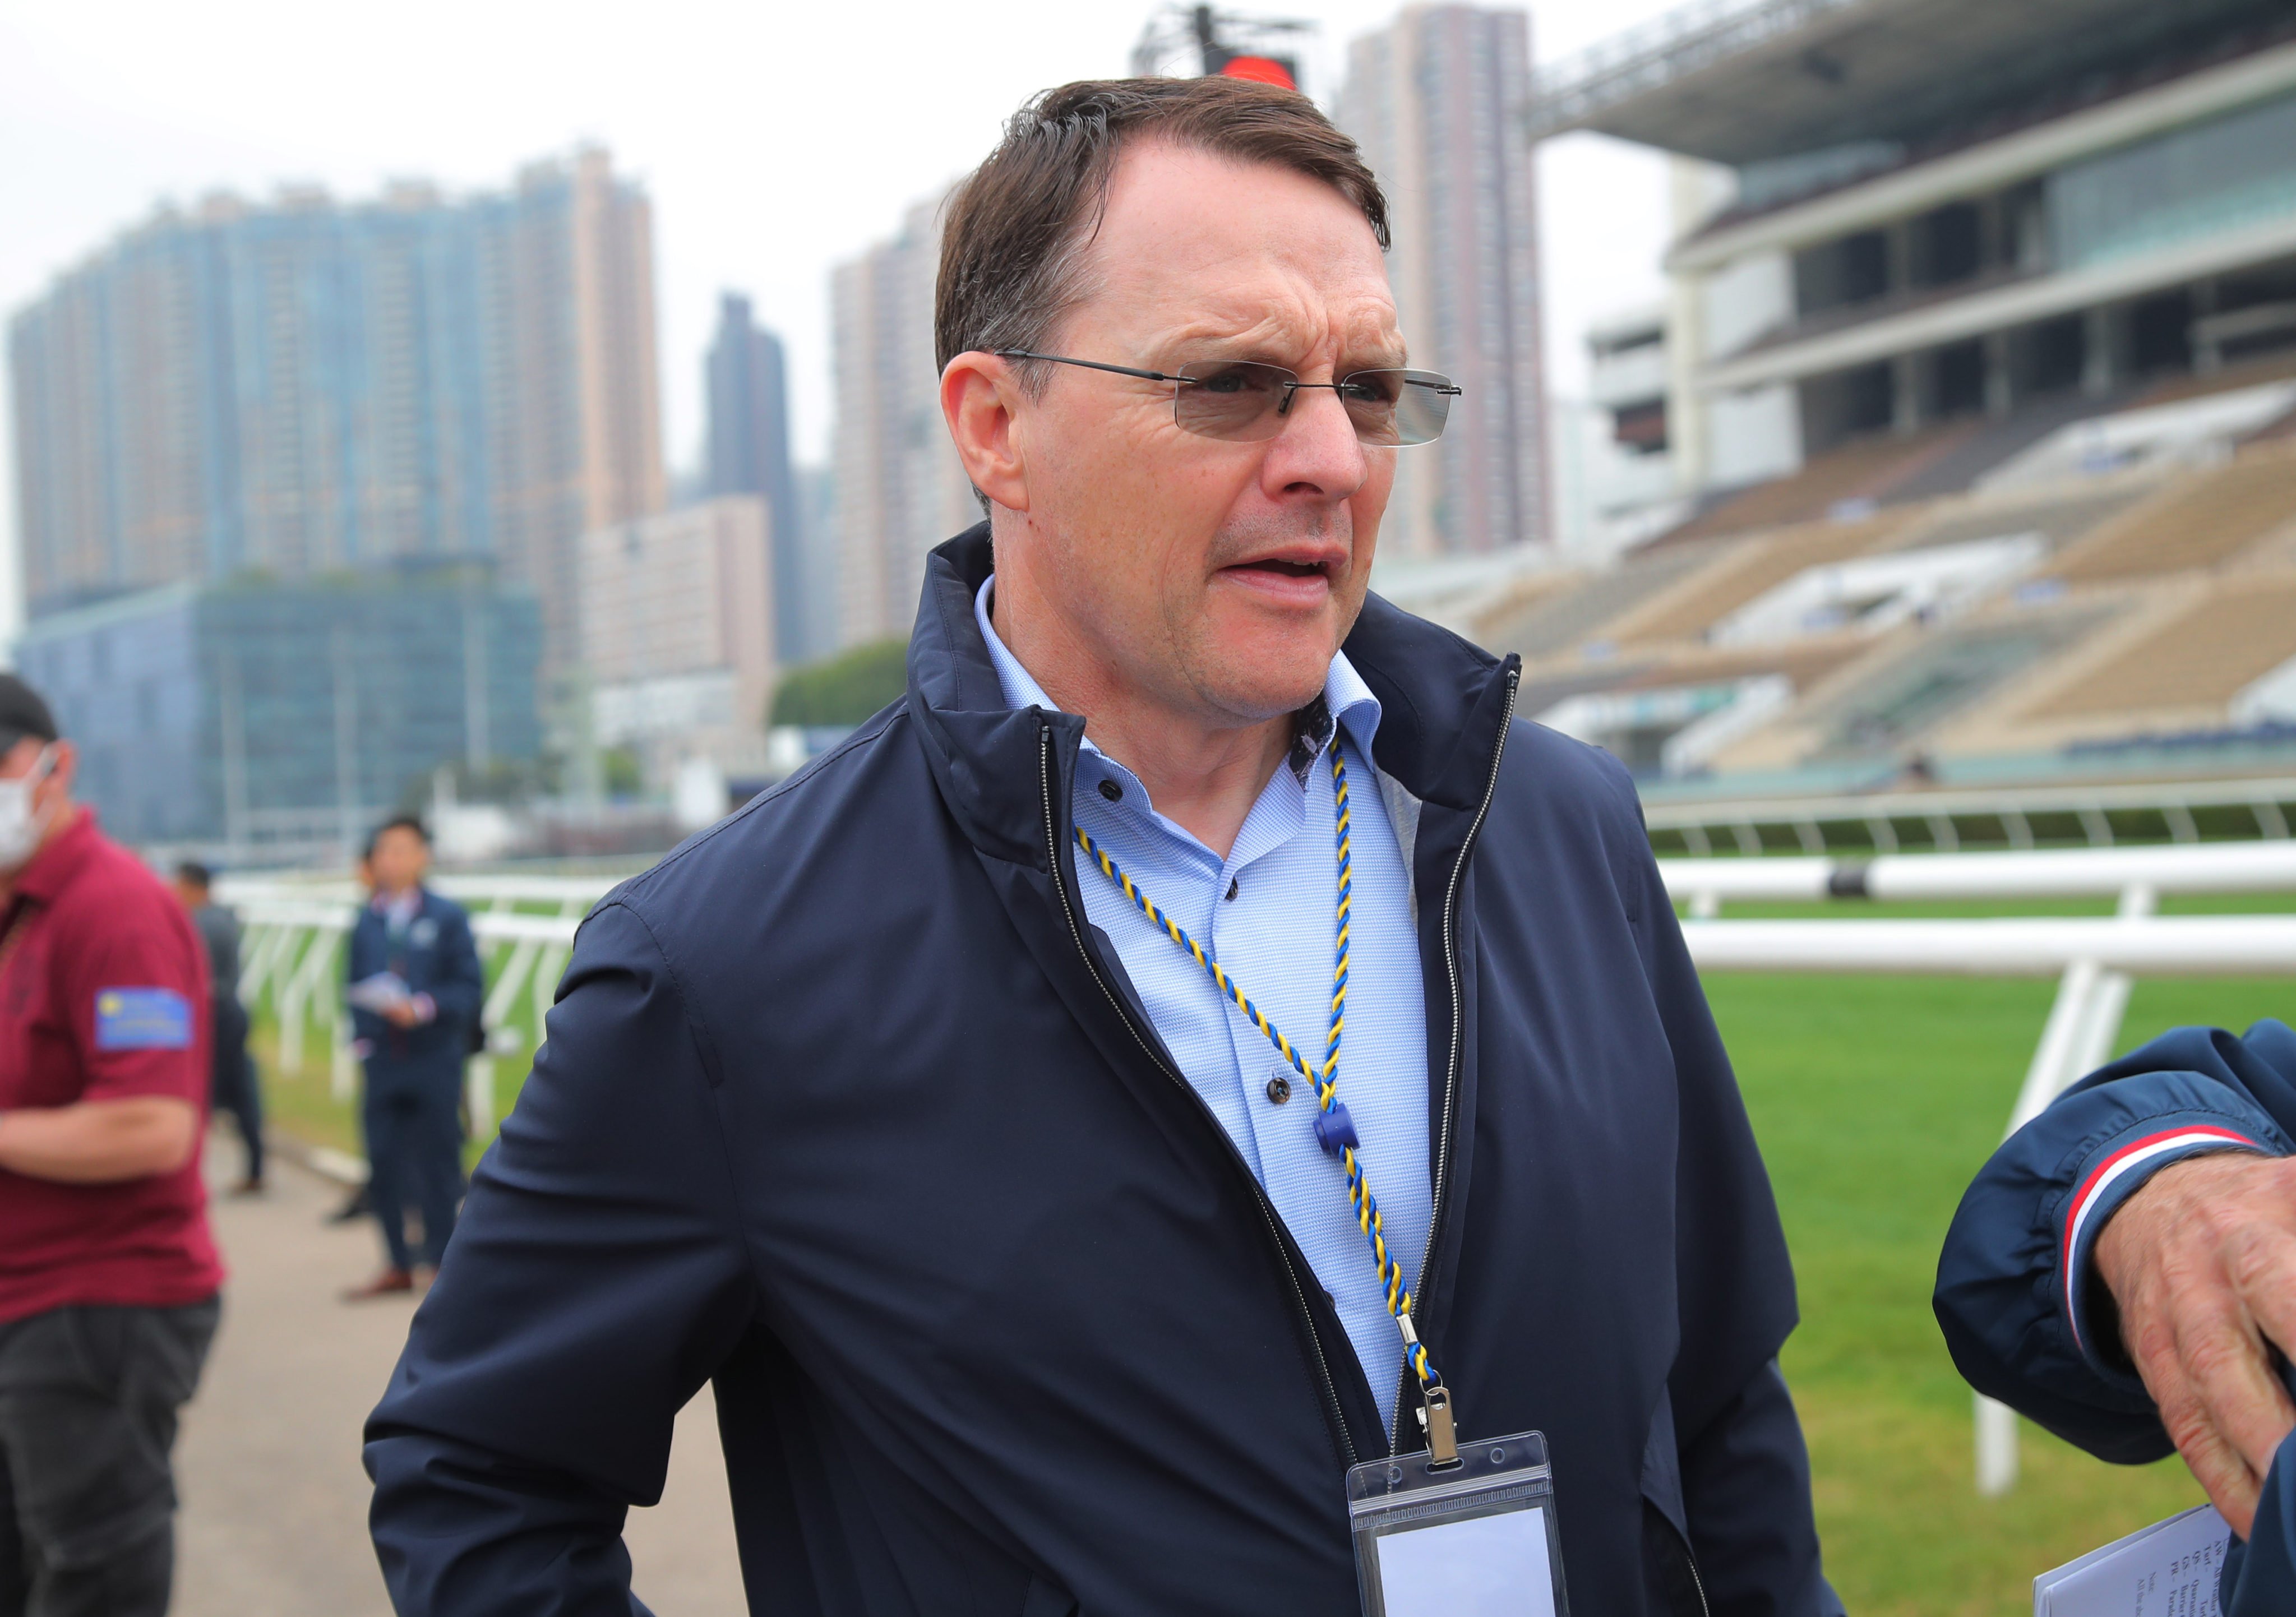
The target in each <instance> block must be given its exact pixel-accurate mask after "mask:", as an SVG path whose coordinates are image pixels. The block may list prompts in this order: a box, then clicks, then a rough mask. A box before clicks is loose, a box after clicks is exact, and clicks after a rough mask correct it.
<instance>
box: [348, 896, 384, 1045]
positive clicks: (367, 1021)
mask: <svg viewBox="0 0 2296 1617" xmlns="http://www.w3.org/2000/svg"><path fill="white" fill-rule="evenodd" d="M382 964H383V963H382V923H381V920H380V919H379V918H377V916H376V915H375V914H374V912H373V910H371V909H369V908H367V907H365V905H361V906H359V912H358V915H357V919H355V920H354V921H353V922H352V923H351V931H350V936H349V937H348V938H347V939H345V940H343V987H344V989H346V990H348V989H349V988H350V986H351V984H353V983H355V982H357V981H361V980H363V979H365V978H368V977H372V976H373V975H374V974H375V973H377V972H379V971H381V970H382ZM350 1012H351V1037H352V1038H363V1039H365V1040H366V1041H367V1042H368V1043H369V1044H370V1045H372V1044H373V1042H374V1041H375V1040H376V1039H378V1038H381V1037H382V1035H383V1033H384V1031H385V1030H387V1029H389V1026H390V1024H389V1022H385V1021H383V1019H382V1018H381V1017H380V1016H378V1015H376V1014H374V1013H373V1011H367V1010H362V1009H360V1008H359V1007H358V1006H357V1005H352V1006H351V1007H350Z"/></svg>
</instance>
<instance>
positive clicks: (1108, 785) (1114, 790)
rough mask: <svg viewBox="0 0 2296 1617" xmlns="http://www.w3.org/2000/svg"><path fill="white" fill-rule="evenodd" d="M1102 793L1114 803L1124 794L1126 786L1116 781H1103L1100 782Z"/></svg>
mask: <svg viewBox="0 0 2296 1617" xmlns="http://www.w3.org/2000/svg"><path fill="white" fill-rule="evenodd" d="M1100 794H1101V796H1103V797H1104V798H1106V799H1107V800H1109V801H1110V802H1111V803H1112V802H1114V801H1115V800H1117V799H1118V798H1120V797H1122V796H1123V795H1124V788H1123V787H1121V786H1119V785H1118V784H1116V783H1115V782H1114V781H1103V782H1101V783H1100Z"/></svg>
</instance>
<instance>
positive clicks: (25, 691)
mask: <svg viewBox="0 0 2296 1617" xmlns="http://www.w3.org/2000/svg"><path fill="white" fill-rule="evenodd" d="M77 761H78V760H77V759H76V757H75V754H74V752H73V749H72V744H71V743H70V742H68V741H65V740H63V739H62V738H61V737H60V736H59V735H57V734H56V725H55V720H54V719H53V718H52V717H51V716H50V714H49V711H48V707H47V704H46V703H45V702H43V701H42V700H41V699H40V697H39V694H37V692H35V691H34V690H33V689H32V688H31V687H30V686H29V685H25V684H24V683H23V682H22V681H21V680H20V679H17V678H15V677H12V676H10V675H0V1461H4V1464H0V1617H17V1614H19V1613H21V1614H23V1617H99V1614H100V1617H147V1614H153V1617H156V1614H157V1613H164V1612H165V1611H166V1610H167V1609H168V1586H169V1584H170V1582H171V1581H172V1580H173V1576H174V1571H175V1509H176V1489H175V1478H174V1475H173V1473H172V1469H171V1466H170V1464H169V1452H170V1450H171V1449H173V1447H174V1444H175V1439H176V1412H177V1411H178V1410H179V1409H180V1408H182V1407H183V1405H184V1400H185V1399H189V1398H190V1397H191V1395H192V1391H193V1388H194V1387H195V1386H196V1385H197V1384H198V1382H199V1376H200V1369H201V1365H202V1364H203V1363H204V1362H205V1360H206V1358H207V1351H208V1343H209V1340H210V1339H211V1338H212V1337H213V1336H214V1334H215V1326H216V1317H217V1311H218V1308H219V1301H218V1298H217V1289H218V1288H219V1287H220V1286H221V1285H222V1284H223V1266H222V1265H221V1263H220V1262H218V1261H217V1257H216V1249H215V1242H214V1240H213V1238H212V1237H211V1236H210V1235H209V1232H208V1219H207V1194H206V1191H205V1189H204V1187H203V1186H202V1185H201V1178H200V1140H201V1135H202V1134H203V1133H204V1131H205V1130H204V1123H205V1105H206V1098H207V1088H208V1041H209V1006H208V983H207V962H206V959H205V956H204V955H203V953H202V951H201V947H200V940H199V938H198V936H197V934H196V933H194V932H193V930H192V924H191V922H190V920H189V919H188V918H187V917H186V916H185V915H184V909H183V907H182V906H181V905H180V904H178V903H176V900H175V898H174V896H173V895H172V894H170V893H169V892H168V890H167V888H166V887H164V886H162V885H161V884H160V879H159V878H158V877H157V876H155V875H153V874H152V873H151V872H150V871H148V870H146V869H145V868H144V867H143V864H142V863H141V862H140V861H139V860H137V859H136V858H135V856H134V855H133V854H131V853H129V852H128V851H127V850H126V849H124V848H121V847H120V846H119V844H118V843H116V842H114V841H111V839H110V838H109V837H106V836H105V835H104V834H103V833H102V831H101V830H99V829H98V828H97V826H96V823H95V816H94V813H93V812H92V811H91V810H89V809H87V808H83V807H81V806H80V805H78V804H77V803H75V802H73V800H72V795H71V788H72V775H73V770H74V767H75V765H76V763H77Z"/></svg>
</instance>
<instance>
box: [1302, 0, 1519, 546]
mask: <svg viewBox="0 0 2296 1617" xmlns="http://www.w3.org/2000/svg"><path fill="white" fill-rule="evenodd" d="M1529 86H1530V20H1529V17H1528V16H1526V15H1525V14H1524V13H1523V12H1519V11H1484V10H1481V9H1480V8H1478V7H1474V6H1466V5H1427V6H1411V7H1408V8H1406V10H1405V11H1404V12H1403V13H1402V14H1401V15H1400V16H1398V18H1397V19H1396V20H1395V21H1393V22H1392V23H1390V24H1389V25H1388V26H1387V27H1386V28H1384V29H1381V30H1380V31H1379V32H1377V33H1374V34H1371V35H1367V36H1365V37H1363V38H1361V39H1358V40H1357V41H1356V42H1355V43H1354V45H1352V46H1350V47H1349V54H1348V80H1347V83H1346V85H1345V86H1343V87H1342V88H1341V91H1340V94H1339V97H1338V101H1337V103H1336V106H1335V109H1334V111H1335V117H1336V119H1337V121H1338V123H1339V125H1340V127H1341V128H1343V129H1345V130H1346V131H1347V132H1348V133H1349V135H1352V136H1354V137H1355V140H1356V142H1357V144H1358V145H1360V146H1361V147H1362V148H1363V152H1364V156H1365V158H1366V159H1367V160H1369V161H1370V163H1371V166H1372V168H1373V169H1374V171H1375V172H1376V173H1377V174H1378V176H1379V178H1380V183H1381V185H1382V186H1384V187H1385V188H1386V191H1387V197H1388V203H1389V207H1390V217H1391V218H1392V220H1393V224H1394V230H1395V247H1394V250H1393V252H1392V253H1391V254H1390V257H1389V259H1388V279H1389V282H1390V284H1391V285H1392V286H1393V288H1394V291H1395V300H1396V304H1397V308H1398V312H1399V313H1400V315H1401V316H1402V321H1403V333H1404V336H1405V338H1406V340H1407V341H1409V342H1410V344H1411V359H1412V363H1413V364H1414V365H1422V366H1424V367H1426V368H1429V369H1431V370H1438V371H1443V372H1446V373H1448V374H1449V375H1451V376H1452V377H1453V378H1454V379H1455V380H1456V381H1457V382H1458V383H1459V384H1460V386H1461V387H1462V388H1463V389H1464V395H1463V396H1462V397H1461V398H1460V399H1459V402H1458V406H1457V407H1456V409H1454V410H1453V412H1452V415H1451V424H1450V426H1449V427H1448V429H1447V431H1445V433H1444V435H1443V437H1442V438H1441V439H1439V440H1437V441H1436V442H1435V443H1433V444H1431V445H1429V446H1427V447H1425V448H1421V449H1413V450H1410V451H1408V452H1406V454H1404V455H1403V456H1402V457H1401V459H1400V461H1399V463H1398V470H1397V477H1396V487H1395V495H1394V498H1393V500H1392V502H1391V503H1390V505H1389V507H1388V517H1387V525H1386V528H1385V529H1384V533H1385V536H1386V543H1387V546H1388V547H1389V549H1390V554H1410V555H1423V556H1424V555H1438V554H1450V553H1457V552H1463V551H1488V550H1496V549H1498V548H1499V547H1501V546H1507V545H1515V544H1522V543H1529V542H1540V541H1544V540H1546V538H1547V537H1548V528H1549V516H1548V507H1549V503H1550V501H1549V491H1548V472H1547V451H1546V364H1545V360H1544V355H1543V349H1542V345H1541V341H1540V331H1539V274H1538V194H1537V190H1536V187H1535V185H1534V183H1533V179H1532V171H1531V158H1530V152H1529V149H1528V148H1527V147H1526V146H1525V145H1524V144H1523V139H1522V121H1523V118H1524V115H1525V111H1526V110H1527V106H1528V98H1529Z"/></svg>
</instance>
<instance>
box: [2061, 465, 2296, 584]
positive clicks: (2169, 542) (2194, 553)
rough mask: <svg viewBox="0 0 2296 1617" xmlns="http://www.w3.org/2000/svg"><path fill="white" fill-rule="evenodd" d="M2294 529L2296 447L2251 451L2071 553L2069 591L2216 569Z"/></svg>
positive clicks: (2066, 564) (2198, 475) (2175, 487)
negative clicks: (2087, 585)
mask: <svg viewBox="0 0 2296 1617" xmlns="http://www.w3.org/2000/svg"><path fill="white" fill-rule="evenodd" d="M2292 521H2296V446H2290V445H2284V444H2278V443H2274V444H2267V445H2261V446H2258V447H2252V448H2250V449H2248V450H2246V451H2244V452H2243V454H2242V455H2241V456H2240V458H2239V459H2238V460H2236V461H2235V462H2234V463H2233V464H2231V465H2229V466H2225V467H2220V468H2213V469H2210V470H2207V471H2202V472H2194V473H2192V474H2189V475H2187V476H2185V477H2184V478H2181V479H2178V480H2177V481H2176V482H2175V483H2174V484H2172V485H2171V486H2170V487H2169V488H2166V489H2164V490H2163V491H2162V492H2161V495H2160V496H2158V497H2155V498H2153V499H2152V500H2149V501H2147V502H2145V503H2144V505H2142V506H2140V507H2138V508H2137V509H2136V510H2134V511H2131V512H2129V513H2128V514H2127V515H2126V516H2124V517H2122V518H2120V520H2118V521H2114V522H2112V523H2111V524H2109V525H2108V526H2106V527H2105V528H2104V529H2101V530H2100V531H2098V532H2096V533H2095V534H2092V535H2091V536H2090V537H2089V538H2087V539H2085V540H2083V541H2082V542H2081V543H2080V544H2079V545H2078V546H2074V547H2073V548H2071V549H2070V550H2068V551H2067V552H2066V553H2065V554H2063V555H2062V557H2061V558H2060V559H2059V562H2058V563H2057V566H2056V568H2055V569H2054V570H2055V573H2056V575H2057V576H2058V577H2059V578H2061V579H2063V580H2064V581H2065V582H2067V583H2068V584H2075V583H2097V582H2103V581H2107V580H2112V579H2132V578H2138V577H2143V576H2144V575H2147V574H2153V573H2163V572H2173V571H2177V570H2182V569H2185V568H2194V567H2213V566H2216V565H2217V564H2218V563H2220V562H2224V561H2226V559H2228V558H2230V557H2232V556H2234V555H2235V554H2238V553H2239V552H2241V551H2243V550H2244V549H2246V548H2247V547H2248V546H2251V545H2252V544H2254V543H2256V542H2257V541H2258V540H2259V539H2262V538H2266V537H2267V536H2268V535H2270V534H2272V533H2273V532H2274V531H2275V530H2276V529H2280V528H2282V527H2284V526H2285V525H2287V524H2288V523H2290V522H2292Z"/></svg>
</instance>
